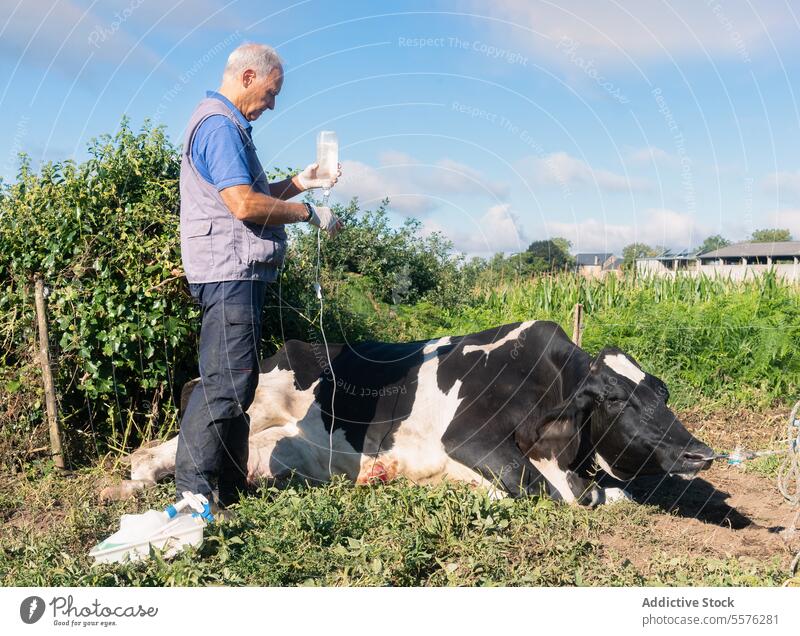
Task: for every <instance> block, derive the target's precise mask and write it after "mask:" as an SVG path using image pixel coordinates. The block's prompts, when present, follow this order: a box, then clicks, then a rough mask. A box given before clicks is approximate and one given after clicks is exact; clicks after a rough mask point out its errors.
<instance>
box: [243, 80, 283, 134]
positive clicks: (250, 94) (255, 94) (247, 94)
mask: <svg viewBox="0 0 800 636" xmlns="http://www.w3.org/2000/svg"><path fill="white" fill-rule="evenodd" d="M242 83H243V86H244V89H245V90H244V99H243V100H242V114H243V115H244V116H245V118H246V119H247V121H255V120H256V119H258V118H259V117H261V115H262V114H263V112H264V111H265V110H272V109H273V108H275V98H276V97H277V96H278V93H280V92H281V87H282V86H283V69H282V68H274V69H272V70H271V71H270V72H269V74H268V75H267V76H266V77H263V78H262V77H258V75H256V73H255V72H254V71H250V70H248V71H245V73H244V76H243V82H242Z"/></svg>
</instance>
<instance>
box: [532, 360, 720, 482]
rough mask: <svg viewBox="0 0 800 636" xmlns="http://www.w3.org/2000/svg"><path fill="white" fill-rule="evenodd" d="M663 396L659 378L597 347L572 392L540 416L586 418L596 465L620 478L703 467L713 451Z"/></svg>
mask: <svg viewBox="0 0 800 636" xmlns="http://www.w3.org/2000/svg"><path fill="white" fill-rule="evenodd" d="M668 399H669V391H668V390H667V387H666V385H665V384H664V383H663V382H662V381H661V380H659V379H658V378H656V377H655V376H652V375H650V374H649V373H646V372H645V371H643V370H642V369H641V367H640V366H639V365H638V364H637V363H636V362H635V361H634V360H633V359H632V358H631V357H630V356H629V355H627V354H625V353H623V352H622V351H620V350H618V349H611V348H609V349H604V350H603V351H601V352H600V354H599V355H598V356H597V358H596V359H595V360H594V362H593V363H592V365H591V367H590V371H589V375H588V376H587V377H586V378H585V379H584V380H583V381H582V382H581V383H580V385H579V386H578V388H577V389H576V390H575V392H574V393H573V395H572V396H571V397H570V398H569V399H568V400H567V401H566V402H564V403H563V404H561V405H559V406H557V407H555V408H554V409H551V411H550V412H549V413H547V414H545V416H544V420H545V421H548V420H556V419H562V418H563V417H565V416H568V417H574V418H576V419H579V420H580V421H582V422H586V425H588V426H589V438H590V443H591V448H592V449H593V451H594V452H595V453H596V458H597V461H598V463H599V465H600V467H601V468H603V469H604V470H605V471H606V472H608V473H609V474H611V475H612V476H614V477H617V478H620V479H628V478H631V477H633V476H639V475H659V474H664V473H683V474H694V473H696V472H698V471H700V470H704V469H706V468H708V467H709V466H710V465H711V462H712V461H713V457H714V451H713V450H712V449H711V448H709V447H708V446H706V445H705V444H703V443H702V442H701V441H699V440H698V439H696V438H695V437H694V436H693V435H692V434H691V433H690V432H689V431H687V430H686V427H685V426H684V425H683V423H682V422H681V421H680V420H679V419H678V417H677V416H676V415H675V413H673V412H672V410H671V409H670V408H669V407H668V406H667V400H668Z"/></svg>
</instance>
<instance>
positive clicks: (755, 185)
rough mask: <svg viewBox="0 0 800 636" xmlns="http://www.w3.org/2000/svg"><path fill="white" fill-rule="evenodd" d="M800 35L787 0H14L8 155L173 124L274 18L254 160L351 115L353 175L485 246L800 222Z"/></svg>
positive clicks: (305, 140) (664, 238)
mask: <svg viewBox="0 0 800 636" xmlns="http://www.w3.org/2000/svg"><path fill="white" fill-rule="evenodd" d="M556 5H557V6H556ZM799 34H800V9H798V8H796V5H795V7H793V5H792V3H791V2H790V1H788V0H787V1H777V0H775V1H772V0H764V1H761V2H758V3H752V4H751V3H750V2H740V1H733V0H694V1H690V0H674V1H672V2H670V3H669V5H667V4H666V3H665V2H663V1H662V0H639V1H637V2H633V1H628V2H621V1H620V2H608V1H605V0H594V1H591V0H567V1H560V2H558V3H555V2H552V3H551V2H539V1H537V0H493V1H492V2H478V1H475V0H450V1H442V2H416V1H413V0H412V1H404V2H393V1H385V2H359V1H356V2H340V3H330V2H322V1H320V0H306V1H298V2H255V1H250V0H234V1H230V2H225V0H197V1H190V0H185V1H184V2H181V1H179V0H161V1H158V2H156V1H155V0H103V1H95V0H48V1H47V2H39V1H38V0H24V1H21V2H17V0H6V1H5V2H3V4H2V7H0V108H2V115H3V116H2V121H3V127H4V129H3V135H2V136H0V175H2V176H3V177H5V178H6V179H9V178H13V175H14V174H15V173H16V158H15V157H16V154H17V152H19V151H20V150H24V151H26V152H27V153H28V154H30V155H31V157H32V159H33V161H34V162H35V163H38V162H40V161H43V160H60V159H64V158H69V157H74V158H76V159H82V158H84V157H85V149H86V146H87V143H88V142H89V140H90V139H91V138H92V137H94V136H96V135H99V134H102V133H105V132H113V131H114V130H115V129H116V127H117V126H118V124H119V121H120V118H121V116H122V115H123V114H127V115H128V116H129V117H130V118H131V120H132V124H133V125H134V127H139V126H140V125H141V123H142V122H143V120H144V119H145V118H148V117H149V118H151V119H153V120H155V121H156V122H157V123H159V124H163V125H165V126H166V128H167V131H168V133H169V135H170V137H171V138H173V139H174V140H175V141H176V142H177V141H180V139H181V137H182V132H183V126H184V125H185V122H186V121H187V119H188V116H189V114H190V113H191V111H192V109H193V107H194V106H195V104H196V103H197V101H198V100H199V99H200V98H201V97H202V96H203V94H204V91H205V90H206V89H209V88H216V87H217V86H218V84H219V78H220V76H221V73H222V69H223V67H224V65H225V60H226V57H227V54H228V53H229V52H230V51H231V50H232V49H233V48H235V47H236V46H237V45H238V44H240V43H242V42H244V41H258V42H265V43H268V44H271V45H273V46H275V47H276V48H277V49H278V50H279V52H280V53H281V55H282V57H283V58H284V60H285V62H286V69H285V70H286V80H285V82H284V87H283V91H282V92H281V94H280V96H279V97H278V100H277V106H276V109H275V111H274V112H271V113H270V112H268V113H266V114H265V115H263V116H262V117H261V118H260V119H259V120H258V121H257V122H255V124H254V135H255V140H256V145H257V147H258V149H259V154H260V156H261V158H262V162H263V163H264V164H265V165H280V166H296V167H302V166H304V165H305V164H307V163H309V162H310V161H313V158H314V152H315V149H314V140H315V135H316V132H317V131H318V130H320V129H333V130H336V132H337V133H338V135H339V139H340V145H341V148H340V157H341V160H342V163H343V165H344V175H343V178H342V181H341V183H340V184H339V185H337V187H336V188H335V189H334V194H335V196H336V197H337V198H339V199H340V200H347V199H349V197H351V196H358V197H359V199H360V200H361V201H362V203H363V204H364V205H366V206H374V205H375V204H377V202H378V201H380V199H382V198H383V197H384V196H389V197H390V198H391V201H392V203H391V210H392V214H393V215H394V217H395V219H396V220H398V221H399V220H400V219H401V218H402V217H404V216H414V217H417V218H419V219H421V220H422V221H423V224H424V228H425V231H427V232H430V231H435V230H440V231H442V232H444V233H445V234H446V235H447V236H449V237H450V238H451V239H452V240H453V241H454V243H455V245H456V247H457V248H458V249H461V250H463V251H465V252H467V253H469V254H478V255H488V254H491V253H493V252H496V251H506V252H515V251H519V250H521V249H524V248H525V247H526V246H527V244H528V243H529V242H530V241H531V240H534V239H539V238H547V237H551V236H565V237H567V238H569V239H570V240H571V241H572V242H573V249H574V251H615V252H617V253H619V251H620V250H621V248H622V246H624V245H625V244H627V243H630V242H632V241H644V242H647V243H650V244H663V245H667V246H669V247H672V248H686V247H692V246H694V245H697V244H699V243H700V241H702V239H703V238H704V237H705V236H707V235H709V234H713V233H721V234H723V235H725V236H727V237H728V238H730V239H733V240H743V239H745V238H746V237H747V236H748V235H749V234H750V233H751V232H752V230H753V229H757V228H761V227H772V226H779V227H788V228H790V229H791V230H792V232H793V234H794V235H795V237H796V238H800V158H798V148H800V143H799V142H800V107H799V106H798V102H797V94H800V83H799V82H798V79H799V78H800V74H799V73H798V70H799V69H798V65H799V64H800V61H798V60H799V59H800V58H799V56H798V55H797V53H798V48H800V47H798V44H797V43H798V42H800V37H798V35H799Z"/></svg>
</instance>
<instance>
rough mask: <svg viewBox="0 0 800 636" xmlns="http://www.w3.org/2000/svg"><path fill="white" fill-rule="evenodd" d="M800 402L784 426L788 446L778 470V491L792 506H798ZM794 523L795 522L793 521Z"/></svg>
mask: <svg viewBox="0 0 800 636" xmlns="http://www.w3.org/2000/svg"><path fill="white" fill-rule="evenodd" d="M798 411H800V402H797V404H795V405H794V408H793V409H792V412H791V414H790V415H789V422H788V423H787V424H786V439H787V442H788V444H789V448H788V449H787V453H786V458H785V459H784V460H783V462H781V465H780V467H779V468H778V490H780V492H781V494H782V495H783V497H784V499H786V501H788V502H789V503H790V504H792V505H793V506H798V505H800V420H798V418H797V415H798ZM795 521H796V520H795Z"/></svg>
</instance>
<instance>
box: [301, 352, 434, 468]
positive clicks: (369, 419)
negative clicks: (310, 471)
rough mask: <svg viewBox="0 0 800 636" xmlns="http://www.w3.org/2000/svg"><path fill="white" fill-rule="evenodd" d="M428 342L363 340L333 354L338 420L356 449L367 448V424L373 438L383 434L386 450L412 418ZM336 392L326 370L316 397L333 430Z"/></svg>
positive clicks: (326, 425) (324, 417) (382, 449)
mask: <svg viewBox="0 0 800 636" xmlns="http://www.w3.org/2000/svg"><path fill="white" fill-rule="evenodd" d="M426 344H427V341H417V342H407V343H400V344H393V343H387V342H362V343H359V344H357V345H353V346H349V345H341V346H340V350H339V353H338V354H337V355H336V356H332V364H333V371H334V374H335V376H336V394H335V398H334V401H333V413H334V417H335V420H336V421H335V424H334V426H335V429H336V430H343V431H344V434H345V438H346V439H347V442H348V444H350V445H351V446H352V447H353V448H354V449H355V450H356V451H357V452H359V453H360V452H363V451H364V439H365V437H366V435H367V429H368V428H369V432H370V435H371V436H373V438H375V437H377V438H378V439H380V440H381V442H380V451H381V452H383V451H386V450H387V449H389V448H391V447H392V445H393V444H394V433H395V430H396V427H397V425H398V424H399V423H400V422H401V421H403V420H404V419H406V418H408V416H409V414H410V413H411V409H412V407H413V406H414V399H415V396H416V392H417V380H418V374H419V368H420V365H421V364H422V362H423V355H422V350H423V348H424V347H425V345H426ZM433 355H436V354H435V353H434V354H433ZM332 396H333V378H332V376H331V375H330V374H325V375H323V377H322V380H321V382H320V384H319V386H318V387H317V388H316V390H315V397H316V400H317V402H318V403H319V405H320V407H321V409H322V421H323V423H324V424H325V429H326V430H327V431H328V432H330V430H331V397H332Z"/></svg>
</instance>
